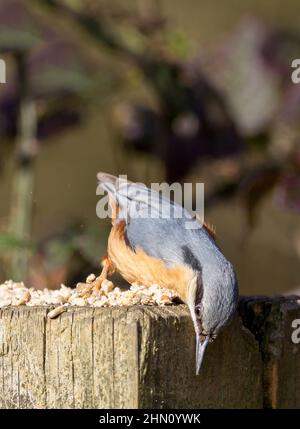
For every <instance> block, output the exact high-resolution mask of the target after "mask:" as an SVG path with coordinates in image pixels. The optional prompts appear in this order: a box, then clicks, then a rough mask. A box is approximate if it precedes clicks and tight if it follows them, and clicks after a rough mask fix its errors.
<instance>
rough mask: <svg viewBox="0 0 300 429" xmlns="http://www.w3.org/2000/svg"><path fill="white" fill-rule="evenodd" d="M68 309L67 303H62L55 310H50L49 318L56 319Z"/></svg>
mask: <svg viewBox="0 0 300 429" xmlns="http://www.w3.org/2000/svg"><path fill="white" fill-rule="evenodd" d="M66 310H67V307H66V306H65V305H60V306H59V307H56V308H54V309H53V310H51V311H49V313H48V314H47V316H48V318H49V319H54V318H55V317H57V316H59V315H60V314H61V313H63V312H64V311H66Z"/></svg>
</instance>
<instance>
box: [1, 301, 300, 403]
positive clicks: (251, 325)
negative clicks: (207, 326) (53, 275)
mask: <svg viewBox="0 0 300 429" xmlns="http://www.w3.org/2000/svg"><path fill="white" fill-rule="evenodd" d="M50 309H51V308H50V307H49V308H46V307H11V308H7V309H2V310H1V311H0V407H2V408H32V407H33V408H146V407H147V408H179V407H181V408H203V407H208V408H225V407H231V408H237V407H239V408H260V407H262V406H263V405H264V406H272V407H299V406H300V394H299V391H300V388H299V387H300V379H299V377H300V375H299V374H300V367H299V365H300V360H299V350H300V345H296V344H293V343H292V342H291V322H292V320H293V319H294V318H297V317H298V318H300V309H299V305H298V303H297V301H296V300H281V299H277V300H276V299H274V300H271V299H269V298H260V299H256V298H249V299H244V300H243V301H242V303H241V306H240V314H241V318H242V320H243V323H244V325H245V326H247V328H246V327H245V326H244V325H243V323H242V321H241V319H240V316H238V315H237V316H236V317H235V318H234V320H233V321H232V323H231V325H230V326H228V327H227V328H226V329H225V330H224V332H223V333H221V334H220V335H219V337H218V338H217V340H216V341H215V342H214V343H213V344H211V345H210V346H209V347H208V349H207V352H206V355H205V360H204V364H203V367H202V369H201V373H200V375H199V376H196V375H195V337H194V331H193V326H192V322H191V319H190V316H189V312H188V309H187V307H186V306H184V305H179V306H170V307H165V308H159V307H149V306H148V307H145V306H135V307H128V308H126V307H122V308H86V307H85V308H73V307H72V308H70V309H69V310H68V311H67V312H65V313H62V314H61V315H60V316H59V317H57V318H56V319H48V318H47V312H49V311H50Z"/></svg>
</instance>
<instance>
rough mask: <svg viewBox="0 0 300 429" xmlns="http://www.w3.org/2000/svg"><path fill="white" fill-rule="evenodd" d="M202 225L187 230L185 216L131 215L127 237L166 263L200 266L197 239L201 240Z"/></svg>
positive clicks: (132, 242) (129, 242)
mask: <svg viewBox="0 0 300 429" xmlns="http://www.w3.org/2000/svg"><path fill="white" fill-rule="evenodd" d="M202 234H203V229H202V228H201V229H198V230H187V229H186V228H185V219H149V218H148V219H139V218H135V219H131V220H130V222H129V223H128V224H127V226H126V238H127V241H128V244H129V245H130V246H131V247H132V248H133V249H136V248H138V247H139V248H141V249H143V250H144V252H145V253H146V254H147V255H150V256H154V257H156V258H159V259H161V260H163V261H164V262H165V264H166V265H167V266H173V265H177V264H181V265H182V264H186V265H189V266H191V267H192V268H194V269H196V270H198V271H199V270H201V266H200V262H199V260H198V259H197V257H196V255H197V253H196V250H193V248H194V247H195V245H194V244H195V243H196V242H198V244H200V235H202Z"/></svg>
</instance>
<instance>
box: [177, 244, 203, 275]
mask: <svg viewBox="0 0 300 429" xmlns="http://www.w3.org/2000/svg"><path fill="white" fill-rule="evenodd" d="M181 250H182V253H183V260H184V262H185V263H186V264H187V265H190V266H191V267H192V268H193V270H195V271H201V264H200V262H199V260H198V259H197V258H196V256H195V255H194V253H193V252H192V251H191V249H190V248H189V247H188V246H181Z"/></svg>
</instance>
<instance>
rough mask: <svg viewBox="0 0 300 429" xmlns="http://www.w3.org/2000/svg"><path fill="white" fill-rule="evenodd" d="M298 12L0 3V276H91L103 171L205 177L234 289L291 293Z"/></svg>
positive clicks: (134, 3)
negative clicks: (0, 80) (1, 64)
mask: <svg viewBox="0 0 300 429" xmlns="http://www.w3.org/2000/svg"><path fill="white" fill-rule="evenodd" d="M299 15H300V3H299V1H298V0H286V1H285V2H284V4H282V2H281V1H279V0H273V1H272V2H270V1H267V0H259V1H258V0H251V1H250V0H244V1H243V2H241V1H237V0H227V1H226V2H217V1H216V0H209V1H208V0H201V1H199V0H188V1H186V2H181V1H179V0H130V1H129V0H122V1H121V0H109V1H108V0H57V1H56V0H26V1H25V0H24V1H22V0H18V1H17V0H0V57H1V58H2V59H4V60H5V61H6V65H7V70H6V81H7V83H6V84H0V282H1V281H4V280H5V279H8V278H13V279H14V280H24V281H25V282H26V284H27V285H28V286H34V287H39V288H41V287H49V288H55V287H57V286H59V285H60V283H62V282H63V283H65V284H67V285H68V286H73V285H75V284H76V282H77V281H80V280H82V279H84V278H85V276H86V275H87V274H89V273H91V272H95V273H97V272H98V270H99V269H100V261H101V258H102V257H103V256H104V255H105V251H106V240H107V236H108V233H109V229H110V224H109V221H108V220H99V219H98V218H97V216H96V204H97V201H98V200H99V196H97V195H96V185H97V183H96V173H97V172H98V171H100V170H102V171H106V172H110V173H113V174H117V175H118V174H127V176H128V178H129V179H131V180H134V181H141V182H145V183H146V184H148V185H149V184H150V183H151V182H163V181H166V182H170V183H173V182H179V183H184V182H193V183H196V182H204V183H205V218H206V220H207V221H208V222H209V223H212V224H213V225H214V226H215V227H216V231H217V240H218V242H219V244H220V246H221V248H222V249H223V251H224V253H225V255H226V256H227V257H228V258H229V259H230V260H231V261H232V262H233V264H234V265H235V267H236V270H237V274H238V279H239V284H240V290H241V293H242V294H279V293H288V292H290V291H292V292H293V291H295V290H297V288H298V287H299V286H300V264H299V262H300V221H299V219H300V218H299V212H300V84H295V83H293V82H292V80H291V74H292V71H293V69H292V67H291V63H292V61H293V59H295V58H300V28H299ZM196 198H197V196H196V195H194V200H195V201H196Z"/></svg>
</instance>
